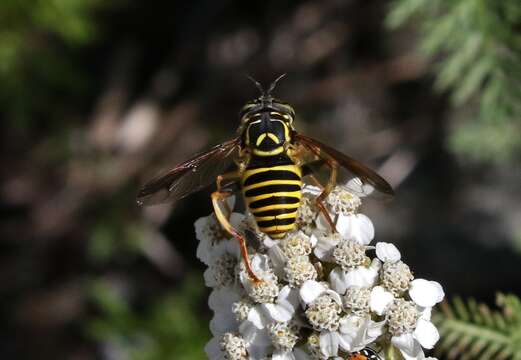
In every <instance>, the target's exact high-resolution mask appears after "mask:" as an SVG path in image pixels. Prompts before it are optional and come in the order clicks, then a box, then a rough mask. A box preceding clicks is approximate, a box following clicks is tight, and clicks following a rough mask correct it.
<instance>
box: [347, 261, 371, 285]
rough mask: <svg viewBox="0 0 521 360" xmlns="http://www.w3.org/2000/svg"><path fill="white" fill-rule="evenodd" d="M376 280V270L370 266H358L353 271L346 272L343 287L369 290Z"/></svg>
mask: <svg viewBox="0 0 521 360" xmlns="http://www.w3.org/2000/svg"><path fill="white" fill-rule="evenodd" d="M377 279H378V270H376V269H375V268H374V267H372V266H370V267H368V268H366V267H365V266H359V267H357V268H355V269H353V270H350V271H348V272H347V274H346V276H345V285H346V287H347V288H351V287H361V288H369V287H372V286H373V285H374V284H375V283H376V280H377Z"/></svg>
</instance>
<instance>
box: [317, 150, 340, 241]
mask: <svg viewBox="0 0 521 360" xmlns="http://www.w3.org/2000/svg"><path fill="white" fill-rule="evenodd" d="M326 164H327V166H329V168H330V170H331V172H330V173H329V181H328V182H327V184H326V186H324V187H323V189H322V192H321V193H320V195H318V197H317V198H316V200H315V203H316V205H317V207H318V208H319V209H320V211H321V212H322V214H323V215H324V217H325V218H326V221H327V222H328V224H329V226H331V230H332V231H333V232H336V226H335V223H334V222H333V220H332V219H331V216H329V212H328V211H327V209H326V207H325V205H324V199H325V198H326V197H327V196H328V195H329V193H330V192H331V191H332V190H333V188H334V187H335V186H336V178H337V173H338V163H336V162H335V161H332V160H330V161H327V163H326ZM315 180H316V179H315Z"/></svg>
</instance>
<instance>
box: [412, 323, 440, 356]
mask: <svg viewBox="0 0 521 360" xmlns="http://www.w3.org/2000/svg"><path fill="white" fill-rule="evenodd" d="M414 337H415V338H416V340H418V342H419V343H420V344H421V346H422V347H424V348H425V349H432V348H433V347H434V345H436V343H437V342H438V340H439V339H440V333H439V332H438V329H436V326H434V325H433V324H432V323H431V322H430V321H426V320H423V319H420V320H418V324H417V325H416V329H415V330H414Z"/></svg>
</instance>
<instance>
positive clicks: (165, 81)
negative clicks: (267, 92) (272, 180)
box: [0, 0, 521, 360]
mask: <svg viewBox="0 0 521 360" xmlns="http://www.w3.org/2000/svg"><path fill="white" fill-rule="evenodd" d="M404 2H405V0H404ZM389 6H390V3H389V2H388V1H384V0H371V1H362V0H359V1H355V0H346V1H340V0H327V1H321V2H315V1H264V2H254V1H248V2H242V1H212V0H196V1H183V2H181V1H173V0H158V1H150V2H146V1H139V0H114V1H102V0H53V1H31V0H24V1H19V0H2V2H1V3H0V104H1V107H0V117H1V125H0V126H1V130H2V131H1V135H0V136H1V140H0V141H1V144H0V147H1V155H0V165H1V167H2V171H1V175H0V212H1V218H0V241H1V243H0V246H1V253H0V256H1V258H0V259H1V260H0V291H1V294H0V304H1V307H0V314H1V327H0V329H1V330H0V358H2V359H75V360H83V359H203V358H204V354H203V346H204V344H205V343H206V341H208V339H209V337H210V335H209V331H208V330H207V327H208V321H209V319H210V316H211V314H210V312H209V310H208V308H207V305H206V298H207V295H208V290H207V289H205V288H204V284H203V279H202V272H203V270H204V267H203V265H202V264H201V263H199V262H198V260H197V259H196V257H195V248H196V245H197V243H196V240H195V237H194V231H193V223H194V221H195V220H196V219H197V218H198V217H201V216H206V215H207V214H209V213H210V212H211V204H210V201H209V190H208V191H203V192H201V193H198V194H196V195H194V196H192V197H190V198H188V199H186V200H184V201H182V202H181V203H180V204H178V206H177V207H176V208H175V209H173V210H171V209H170V208H169V207H168V206H166V207H165V206H159V207H152V208H146V209H139V208H138V207H137V206H136V204H135V194H136V192H137V190H138V188H139V186H140V185H141V184H142V183H143V182H144V181H145V180H146V179H148V178H150V176H152V175H154V174H156V173H157V171H158V170H160V169H164V168H168V167H169V166H170V165H173V164H175V163H177V162H179V161H182V160H183V159H186V158H187V157H188V156H190V155H192V154H193V153H195V152H197V151H200V150H202V149H205V148H208V147H210V146H211V145H213V144H216V143H219V142H222V141H224V140H226V139H228V138H230V137H232V136H233V135H234V134H235V131H236V128H237V126H238V118H237V113H238V111H239V109H240V107H241V106H242V105H243V103H244V102H246V101H247V100H250V99H251V98H253V97H255V96H257V95H258V94H257V90H256V89H255V87H254V86H253V85H252V84H251V82H249V81H248V80H247V79H246V77H245V75H246V74H251V75H252V76H254V77H255V78H257V79H258V80H259V81H261V82H263V83H268V82H270V81H272V80H273V79H274V78H275V77H276V76H278V75H280V74H282V73H287V74H288V75H287V77H286V78H285V79H284V80H283V81H281V82H280V84H279V86H278V87H277V89H276V91H275V92H276V95H277V97H279V98H281V99H283V100H285V101H288V102H289V103H291V104H293V105H294V107H295V109H296V111H297V121H298V122H297V124H296V125H297V127H298V129H299V131H301V132H303V133H306V134H312V135H313V136H315V137H317V138H319V139H321V140H323V141H326V142H327V143H330V144H333V145H335V146H336V147H337V148H339V149H341V150H343V151H345V152H347V153H348V154H351V155H352V156H353V157H355V158H358V159H360V160H362V161H364V162H367V163H368V164H370V165H372V166H373V167H375V168H376V169H378V170H379V171H380V172H381V173H382V175H384V177H386V178H387V179H389V181H390V182H391V183H392V185H393V186H395V187H396V192H397V196H396V198H395V200H394V201H393V202H392V203H388V204H387V203H379V202H377V201H366V202H365V204H366V205H365V208H364V212H365V213H366V214H368V215H369V216H370V217H371V219H372V220H373V222H374V224H375V228H376V239H377V241H386V242H394V243H396V244H397V245H398V247H399V248H400V249H401V251H402V255H403V258H404V259H405V261H406V262H407V263H408V264H410V266H411V268H412V269H413V271H414V273H415V275H416V276H418V277H422V278H428V279H433V280H437V281H439V282H440V283H442V284H443V286H444V288H445V290H446V293H447V295H448V296H449V297H451V296H453V295H456V294H459V295H463V296H473V297H475V298H477V299H478V300H480V301H484V302H488V303H491V302H493V299H494V295H495V293H496V292H497V291H504V292H513V293H517V294H521V282H520V281H519V275H520V261H521V191H520V189H519V184H520V180H521V171H520V167H519V159H520V158H521V157H520V156H519V154H520V152H519V147H520V143H521V137H520V136H519V134H520V133H519V132H517V131H518V130H519V118H517V119H512V121H510V122H508V121H506V120H505V122H504V123H502V125H501V124H500V125H498V126H504V124H507V125H508V129H509V130H507V131H503V132H500V131H499V132H493V131H492V132H491V131H488V130H487V129H496V126H495V125H494V124H495V123H494V122H488V123H486V124H487V126H489V127H488V128H485V130H483V129H482V128H480V127H479V126H480V125H479V124H481V123H479V122H477V120H476V122H473V121H474V120H475V118H477V116H474V114H476V111H477V110H476V109H478V108H479V97H478V100H476V98H475V97H474V98H472V99H474V100H472V99H470V100H469V101H467V102H461V104H456V105H458V106H455V104H454V102H453V101H452V100H451V95H450V89H449V90H446V91H441V92H440V91H435V90H433V85H434V84H435V82H436V80H435V79H436V74H437V73H436V71H437V64H438V63H439V61H443V59H444V56H448V55H447V53H446V52H445V53H444V52H441V53H439V54H437V55H436V56H434V57H427V56H424V55H422V53H421V51H418V49H417V45H418V42H419V40H418V38H419V37H420V36H421V34H422V32H421V31H420V30H418V29H419V28H420V25H421V24H418V22H421V20H417V21H416V22H415V21H412V23H410V24H409V25H406V26H404V27H401V28H400V29H399V30H394V31H391V30H390V29H388V28H387V27H386V25H385V23H386V22H385V19H386V17H387V16H388V11H389ZM434 20H435V19H434ZM517 29H518V30H519V29H520V28H519V27H517ZM517 35H518V36H519V32H518V33H517ZM447 41H449V39H448V38H447ZM449 55H450V54H449ZM520 79H521V76H520V77H518V78H517V80H518V82H517V84H519V83H520V82H519V80H520ZM449 85H450V84H449ZM478 85H480V84H479V83H478ZM449 87H450V86H449ZM516 121H517V123H516ZM462 124H475V125H473V126H474V127H473V129H474V130H476V129H478V130H479V131H480V132H479V131H478V132H477V133H478V134H479V135H478V136H477V137H476V136H475V137H474V138H472V139H471V140H468V138H467V137H465V136H466V134H467V133H468V132H467V130H465V129H466V128H465V127H464V126H463V125H462ZM462 126H463V127H462ZM498 128H499V127H498ZM475 133H476V132H475ZM505 137H507V138H508V141H506V140H505ZM458 139H460V140H458ZM461 139H462V140H461ZM502 141H503V142H506V143H507V144H506V145H505V147H501V148H498V147H499V145H497V146H496V144H498V143H502ZM491 144H492V145H491ZM491 147H492V149H491ZM494 151H495V152H494Z"/></svg>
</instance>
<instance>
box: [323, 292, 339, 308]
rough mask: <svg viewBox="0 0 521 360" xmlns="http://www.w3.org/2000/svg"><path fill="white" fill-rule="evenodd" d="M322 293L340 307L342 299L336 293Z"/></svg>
mask: <svg viewBox="0 0 521 360" xmlns="http://www.w3.org/2000/svg"><path fill="white" fill-rule="evenodd" d="M324 293H325V294H328V295H329V296H330V297H331V299H333V300H334V301H335V302H336V303H337V304H338V305H342V298H341V297H340V295H339V294H338V293H337V292H336V291H334V290H330V289H327V290H326V291H324Z"/></svg>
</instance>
